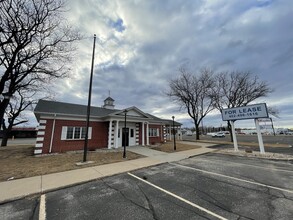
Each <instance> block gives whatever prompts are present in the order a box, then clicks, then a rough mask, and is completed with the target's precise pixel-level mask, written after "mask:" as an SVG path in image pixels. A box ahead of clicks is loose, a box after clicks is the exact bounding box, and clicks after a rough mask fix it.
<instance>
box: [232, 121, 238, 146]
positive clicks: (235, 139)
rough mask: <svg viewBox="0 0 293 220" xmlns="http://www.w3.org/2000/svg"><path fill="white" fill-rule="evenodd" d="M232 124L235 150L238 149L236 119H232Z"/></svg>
mask: <svg viewBox="0 0 293 220" xmlns="http://www.w3.org/2000/svg"><path fill="white" fill-rule="evenodd" d="M230 124H231V128H232V137H233V144H234V151H238V143H237V138H236V133H235V126H234V121H230Z"/></svg>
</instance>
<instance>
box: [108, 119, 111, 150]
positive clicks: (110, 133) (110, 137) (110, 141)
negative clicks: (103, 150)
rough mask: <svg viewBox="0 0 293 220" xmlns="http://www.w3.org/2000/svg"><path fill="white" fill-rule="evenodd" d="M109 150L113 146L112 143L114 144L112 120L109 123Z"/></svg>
mask: <svg viewBox="0 0 293 220" xmlns="http://www.w3.org/2000/svg"><path fill="white" fill-rule="evenodd" d="M108 134H109V135H108V149H111V148H112V146H111V142H112V140H111V139H112V120H110V122H109V132H108Z"/></svg>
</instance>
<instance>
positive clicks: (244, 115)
mask: <svg viewBox="0 0 293 220" xmlns="http://www.w3.org/2000/svg"><path fill="white" fill-rule="evenodd" d="M268 117H269V115H268V110H267V106H266V103H260V104H255V105H247V106H242V107H236V108H226V109H223V110H222V119H223V121H232V120H243V119H254V118H268Z"/></svg>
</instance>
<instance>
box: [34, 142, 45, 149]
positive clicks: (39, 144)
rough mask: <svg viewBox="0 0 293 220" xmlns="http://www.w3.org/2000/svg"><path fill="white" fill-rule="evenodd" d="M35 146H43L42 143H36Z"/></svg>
mask: <svg viewBox="0 0 293 220" xmlns="http://www.w3.org/2000/svg"><path fill="white" fill-rule="evenodd" d="M35 147H36V148H40V147H43V143H36V145H35Z"/></svg>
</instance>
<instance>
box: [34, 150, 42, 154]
mask: <svg viewBox="0 0 293 220" xmlns="http://www.w3.org/2000/svg"><path fill="white" fill-rule="evenodd" d="M42 152H43V150H42V149H35V152H34V154H41V153H42Z"/></svg>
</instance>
